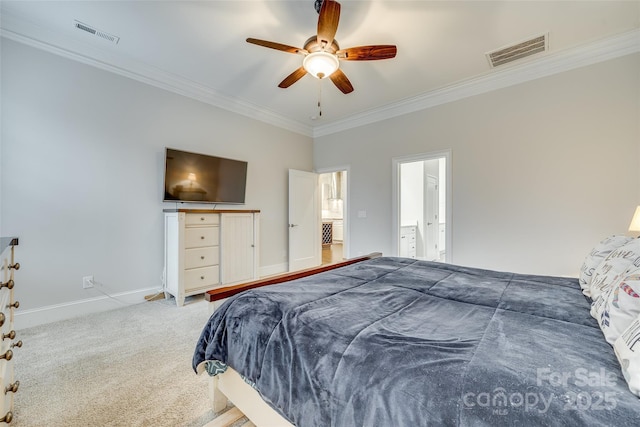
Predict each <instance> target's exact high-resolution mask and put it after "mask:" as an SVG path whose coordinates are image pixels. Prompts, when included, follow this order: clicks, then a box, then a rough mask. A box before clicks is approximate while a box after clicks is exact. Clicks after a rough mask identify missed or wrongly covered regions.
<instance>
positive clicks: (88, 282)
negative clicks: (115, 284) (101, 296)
mask: <svg viewBox="0 0 640 427" xmlns="http://www.w3.org/2000/svg"><path fill="white" fill-rule="evenodd" d="M82 288H83V289H87V288H93V276H84V277H83V278H82Z"/></svg>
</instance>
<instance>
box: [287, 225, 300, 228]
mask: <svg viewBox="0 0 640 427" xmlns="http://www.w3.org/2000/svg"><path fill="white" fill-rule="evenodd" d="M297 226H298V224H289V227H291V228H293V227H297Z"/></svg>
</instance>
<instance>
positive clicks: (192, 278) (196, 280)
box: [184, 265, 220, 291]
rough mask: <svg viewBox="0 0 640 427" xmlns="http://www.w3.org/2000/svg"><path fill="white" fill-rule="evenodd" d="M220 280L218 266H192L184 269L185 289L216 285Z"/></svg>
mask: <svg viewBox="0 0 640 427" xmlns="http://www.w3.org/2000/svg"><path fill="white" fill-rule="evenodd" d="M219 282H220V267H219V266H217V265H214V266H212V267H203V268H192V269H190V270H185V271H184V288H185V291H189V290H191V289H197V288H203V287H206V286H212V285H217V284H218V283H219Z"/></svg>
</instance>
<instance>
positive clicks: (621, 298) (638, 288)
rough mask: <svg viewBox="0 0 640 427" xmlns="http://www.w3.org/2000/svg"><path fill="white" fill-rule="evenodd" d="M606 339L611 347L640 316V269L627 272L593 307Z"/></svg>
mask: <svg viewBox="0 0 640 427" xmlns="http://www.w3.org/2000/svg"><path fill="white" fill-rule="evenodd" d="M591 315H592V316H593V317H595V318H596V320H598V324H599V325H600V329H602V333H603V334H604V337H605V339H606V340H607V342H608V343H609V344H611V345H613V343H614V342H615V341H616V340H617V339H618V337H619V336H620V335H621V334H622V333H623V332H624V331H625V329H627V327H628V326H629V325H630V324H631V322H633V321H634V320H635V319H636V318H638V316H640V269H638V268H635V267H633V268H631V269H628V270H627V271H625V273H624V275H623V276H622V277H621V279H620V280H617V281H615V282H614V283H613V285H612V286H611V287H610V288H608V289H607V290H605V291H604V292H603V293H602V294H601V295H600V297H598V298H597V299H596V301H594V302H593V304H592V305H591Z"/></svg>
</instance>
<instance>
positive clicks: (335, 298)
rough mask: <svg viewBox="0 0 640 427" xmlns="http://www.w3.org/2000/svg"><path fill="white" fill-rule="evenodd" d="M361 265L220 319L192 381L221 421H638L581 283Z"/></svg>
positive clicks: (381, 262)
mask: <svg viewBox="0 0 640 427" xmlns="http://www.w3.org/2000/svg"><path fill="white" fill-rule="evenodd" d="M357 261H358V262H355V260H354V262H353V263H350V264H348V265H339V266H336V268H332V269H324V271H322V272H320V273H318V274H311V273H309V275H307V274H301V275H297V276H296V277H297V278H296V279H295V280H292V281H287V282H283V283H277V282H278V280H275V281H273V282H275V284H274V283H267V284H269V286H263V285H264V283H260V284H252V285H251V286H250V287H253V289H249V290H245V291H243V292H240V293H238V294H236V295H234V296H232V297H231V298H229V299H228V300H226V301H225V302H224V303H223V304H221V305H219V307H217V308H216V310H215V311H214V312H213V314H212V316H211V318H210V319H209V321H208V322H207V324H206V325H205V327H204V329H203V331H202V334H201V337H200V339H199V341H198V343H197V346H196V350H195V353H194V357H193V367H194V369H195V370H196V372H199V373H202V372H208V373H209V375H211V376H212V382H211V388H212V390H211V391H212V396H213V397H212V399H213V400H214V401H216V402H214V404H215V405H217V407H218V409H219V408H220V402H221V401H222V402H225V401H226V398H225V396H224V395H223V396H221V395H220V393H219V390H218V389H220V390H222V392H223V393H225V394H227V396H226V397H229V399H230V400H231V401H232V402H233V403H234V404H235V405H236V406H238V408H240V409H241V410H242V411H243V412H244V413H245V414H246V415H247V416H248V417H249V418H250V419H251V421H252V422H253V423H254V424H256V425H258V426H261V425H265V426H267V425H268V426H284V425H296V426H300V427H303V426H412V427H413V426H428V425H437V426H441V425H442V426H446V425H449V426H482V425H486V426H498V425H509V426H512V425H563V426H584V425H589V426H591V425H634V424H636V423H637V420H638V419H640V399H639V398H638V396H636V395H634V394H633V393H632V392H631V391H630V390H629V387H628V384H627V381H626V380H625V378H624V376H623V374H622V373H621V369H620V363H619V362H618V359H617V357H616V355H615V353H614V351H613V349H612V346H611V345H610V344H609V343H607V341H606V340H605V339H604V338H603V334H602V331H601V330H600V327H599V324H598V321H597V320H596V319H594V318H593V317H592V316H591V315H590V309H591V302H592V301H591V299H590V298H589V297H587V296H585V295H583V289H582V288H581V286H580V283H579V282H578V279H575V278H562V277H548V276H535V275H523V274H515V273H506V272H498V271H489V270H481V269H476V268H469V267H463V266H456V265H450V264H443V263H436V262H427V261H418V260H414V259H406V258H395V257H372V258H370V259H368V258H367V259H364V260H357ZM254 285H255V286H254ZM241 289H242V288H241V287H238V288H236V289H230V290H225V291H223V292H221V293H219V294H218V295H217V296H215V295H214V296H210V298H211V301H212V304H214V302H213V301H214V300H216V299H219V298H222V297H226V296H228V295H230V294H233V293H235V292H238V291H240V290H241ZM223 384H224V386H223Z"/></svg>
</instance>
